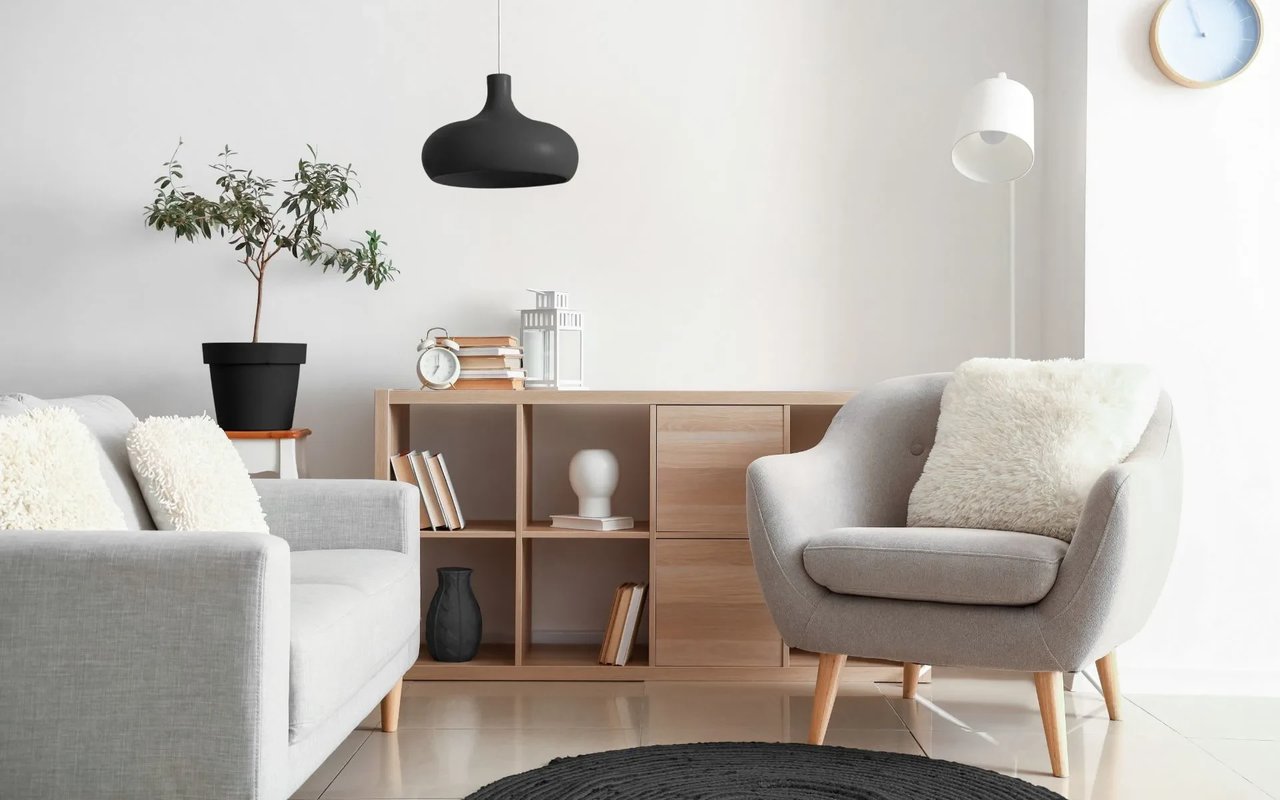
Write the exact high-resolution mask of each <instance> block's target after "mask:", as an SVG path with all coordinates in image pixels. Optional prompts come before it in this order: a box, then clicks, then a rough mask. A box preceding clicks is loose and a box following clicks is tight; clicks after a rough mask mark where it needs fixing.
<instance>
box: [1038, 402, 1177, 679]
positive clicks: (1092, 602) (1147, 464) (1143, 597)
mask: <svg viewBox="0 0 1280 800" xmlns="http://www.w3.org/2000/svg"><path fill="white" fill-rule="evenodd" d="M1181 511H1182V449H1181V444H1180V441H1179V437H1178V429H1177V425H1176V424H1175V422H1174V419H1173V409H1172V405H1171V404H1170V402H1169V399H1168V396H1167V395H1166V396H1164V397H1162V399H1161V404H1160V407H1159V409H1158V410H1157V412H1156V414H1155V416H1154V417H1153V421H1152V424H1151V426H1150V427H1149V428H1148V431H1147V433H1146V434H1145V435H1144V436H1143V441H1142V443H1141V444H1139V446H1138V449H1137V450H1135V451H1134V454H1133V455H1131V456H1130V457H1129V459H1128V460H1127V461H1125V462H1123V463H1121V464H1118V465H1116V466H1115V467H1112V468H1111V469H1109V470H1107V471H1106V472H1105V473H1103V475H1102V477H1101V478H1099V479H1098V480H1097V482H1096V483H1094V485H1093V488H1092V489H1091V490H1090V492H1089V497H1088V499H1087V500H1086V502H1085V508H1084V513H1083V514H1082V515H1081V518H1080V523H1079V525H1077V527H1076V531H1075V533H1074V534H1073V536H1072V538H1071V544H1070V545H1069V546H1068V547H1067V553H1066V555H1065V556H1064V557H1063V559H1062V565H1061V566H1060V567H1059V568H1058V578H1057V580H1056V581H1055V582H1054V585H1053V589H1051V590H1050V591H1049V594H1048V595H1047V596H1045V598H1044V599H1043V600H1041V601H1040V603H1039V605H1038V606H1037V611H1038V613H1039V614H1040V615H1041V616H1040V620H1041V621H1040V626H1041V632H1042V634H1043V636H1044V639H1045V643H1046V644H1047V645H1048V646H1049V649H1050V650H1051V651H1053V653H1054V655H1055V657H1056V658H1057V659H1058V660H1059V662H1060V663H1061V664H1062V665H1063V667H1064V669H1074V668H1076V667H1078V666H1080V665H1081V664H1085V663H1088V662H1089V661H1092V660H1095V659H1096V658H1098V657H1100V656H1102V655H1105V654H1106V653H1109V652H1111V650H1113V649H1115V647H1117V646H1118V645H1120V644H1122V643H1123V642H1124V641H1126V640H1128V639H1129V638H1130V637H1132V636H1133V635H1134V634H1136V633H1137V632H1138V631H1139V630H1140V629H1141V628H1142V626H1143V625H1144V624H1146V621H1147V618H1148V617H1149V616H1150V614H1151V610H1152V609H1153V608H1154V607H1155V604H1156V600H1158V599H1159V596H1160V592H1161V590H1162V589H1163V588H1164V583H1165V579H1166V578H1167V577H1168V574H1169V567H1170V564H1171V563H1172V561H1173V554H1174V550H1175V549H1176V546H1177V537H1178V523H1179V519H1180V516H1181Z"/></svg>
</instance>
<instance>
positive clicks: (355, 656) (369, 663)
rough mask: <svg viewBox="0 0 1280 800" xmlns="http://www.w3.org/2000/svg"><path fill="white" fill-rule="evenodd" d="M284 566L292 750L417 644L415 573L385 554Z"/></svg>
mask: <svg viewBox="0 0 1280 800" xmlns="http://www.w3.org/2000/svg"><path fill="white" fill-rule="evenodd" d="M290 559H291V561H292V569H293V573H292V586H291V593H290V594H291V598H290V599H291V601H292V616H291V629H290V634H289V742H290V744H292V743H294V742H297V741H299V740H301V739H304V738H306V736H307V735H308V734H309V733H311V731H312V730H314V729H316V728H318V727H320V726H321V725H322V724H323V723H324V721H325V720H326V719H327V718H328V717H329V715H330V714H332V713H333V712H335V711H337V710H338V709H339V708H340V707H341V706H342V705H343V703H345V702H346V701H348V700H350V699H351V697H352V696H353V695H354V694H355V693H356V692H357V691H359V690H360V688H361V687H363V686H364V685H365V684H366V683H368V682H369V680H370V679H371V678H373V677H374V676H375V675H377V673H378V671H379V670H381V669H382V668H383V667H385V666H386V665H387V664H388V662H390V661H391V660H392V659H393V658H395V657H396V656H397V655H398V654H400V653H401V652H402V651H403V649H404V647H405V644H406V642H408V641H409V639H410V638H415V639H416V637H417V636H418V569H417V566H418V565H417V563H416V558H412V557H410V556H408V555H405V554H404V553H397V552H393V551H389V550H304V551H300V552H294V553H292V554H291V556H290Z"/></svg>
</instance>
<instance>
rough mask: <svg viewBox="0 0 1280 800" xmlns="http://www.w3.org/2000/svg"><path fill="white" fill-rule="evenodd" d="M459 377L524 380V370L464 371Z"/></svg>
mask: <svg viewBox="0 0 1280 800" xmlns="http://www.w3.org/2000/svg"><path fill="white" fill-rule="evenodd" d="M458 377H459V378H462V379H464V380H465V379H467V378H523V377H524V370H522V369H464V370H462V372H460V373H458Z"/></svg>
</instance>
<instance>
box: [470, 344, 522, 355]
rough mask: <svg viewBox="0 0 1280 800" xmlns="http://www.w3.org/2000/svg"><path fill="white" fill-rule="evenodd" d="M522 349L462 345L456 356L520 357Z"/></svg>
mask: <svg viewBox="0 0 1280 800" xmlns="http://www.w3.org/2000/svg"><path fill="white" fill-rule="evenodd" d="M523 355H524V350H523V349H522V348H519V347H505V346H504V347H463V348H462V349H461V350H459V351H458V358H471V357H472V356H501V357H502V358H520V357H521V356H523Z"/></svg>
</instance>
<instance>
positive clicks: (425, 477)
mask: <svg viewBox="0 0 1280 800" xmlns="http://www.w3.org/2000/svg"><path fill="white" fill-rule="evenodd" d="M431 457H432V456H431V454H430V453H419V452H418V451H416V450H414V451H412V452H410V453H409V464H410V465H411V466H412V467H413V476H414V479H415V480H416V482H417V484H418V492H419V494H421V495H422V502H423V504H424V505H425V506H426V508H427V516H428V517H429V518H430V520H431V530H433V531H447V530H449V525H448V522H447V521H446V520H445V517H444V501H443V499H442V498H441V497H440V492H439V491H437V490H436V487H435V484H434V482H432V480H431V471H430V470H429V469H427V460H428V459H430V458H431Z"/></svg>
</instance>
